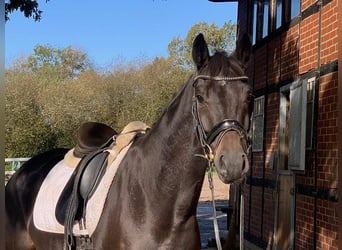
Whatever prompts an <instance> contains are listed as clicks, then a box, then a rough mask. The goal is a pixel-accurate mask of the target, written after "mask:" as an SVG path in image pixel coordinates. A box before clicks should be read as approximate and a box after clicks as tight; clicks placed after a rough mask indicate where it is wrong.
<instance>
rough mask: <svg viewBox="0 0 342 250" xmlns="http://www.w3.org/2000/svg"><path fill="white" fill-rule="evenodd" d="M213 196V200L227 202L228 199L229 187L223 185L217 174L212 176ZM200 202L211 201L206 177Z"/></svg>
mask: <svg viewBox="0 0 342 250" xmlns="http://www.w3.org/2000/svg"><path fill="white" fill-rule="evenodd" d="M213 184H214V195H215V200H228V199H229V185H227V184H224V183H223V182H222V181H221V180H220V179H219V177H218V176H217V174H214V175H213ZM199 200H200V201H211V191H210V188H209V182H208V177H207V176H206V177H205V179H204V182H203V186H202V192H201V196H200V199H199Z"/></svg>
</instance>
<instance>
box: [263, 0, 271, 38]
mask: <svg viewBox="0 0 342 250" xmlns="http://www.w3.org/2000/svg"><path fill="white" fill-rule="evenodd" d="M262 7H263V20H262V23H263V25H262V26H263V27H262V38H265V37H266V36H268V16H269V11H270V0H264V1H263V5H262Z"/></svg>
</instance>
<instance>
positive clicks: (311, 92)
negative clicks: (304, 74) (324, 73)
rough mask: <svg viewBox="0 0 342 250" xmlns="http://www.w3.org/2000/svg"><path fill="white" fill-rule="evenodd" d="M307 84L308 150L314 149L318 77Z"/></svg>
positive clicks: (306, 144)
mask: <svg viewBox="0 0 342 250" xmlns="http://www.w3.org/2000/svg"><path fill="white" fill-rule="evenodd" d="M304 82H306V89H307V90H306V93H307V97H306V99H307V104H306V106H307V107H306V142H305V147H306V149H312V137H313V118H314V107H315V102H314V100H315V82H316V77H312V78H310V79H308V80H305V81H304Z"/></svg>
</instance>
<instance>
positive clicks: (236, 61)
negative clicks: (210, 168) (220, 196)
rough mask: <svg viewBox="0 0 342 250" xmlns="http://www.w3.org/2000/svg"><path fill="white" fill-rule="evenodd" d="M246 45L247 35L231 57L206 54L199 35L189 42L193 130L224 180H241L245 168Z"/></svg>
mask: <svg viewBox="0 0 342 250" xmlns="http://www.w3.org/2000/svg"><path fill="white" fill-rule="evenodd" d="M250 48H251V43H250V40H249V37H248V36H247V35H246V36H244V37H243V38H242V39H241V41H240V42H239V43H238V44H237V47H236V50H235V52H234V53H233V54H232V55H231V56H227V54H226V53H224V52H216V53H215V54H214V55H213V56H210V55H209V50H208V47H207V44H206V42H205V40H204V38H203V35H202V34H199V35H198V36H197V37H196V39H195V41H194V44H193V51H192V57H193V60H194V62H195V64H196V66H197V73H196V75H195V76H194V83H193V86H194V98H193V115H194V119H195V120H196V121H197V133H198V136H199V139H200V142H201V144H202V147H203V148H204V149H205V150H206V152H207V154H208V156H209V157H211V158H212V160H213V161H214V163H215V166H216V169H217V172H218V175H219V177H220V179H221V180H222V181H223V182H224V183H231V182H234V181H237V180H241V179H242V178H243V177H244V176H245V175H246V173H247V171H248V169H249V163H248V151H249V146H250V144H249V140H248V131H249V127H250V115H251V104H252V102H253V100H251V96H252V88H251V86H250V85H249V84H248V78H247V76H246V75H245V69H246V64H247V63H248V60H249V55H250ZM211 152H212V154H211Z"/></svg>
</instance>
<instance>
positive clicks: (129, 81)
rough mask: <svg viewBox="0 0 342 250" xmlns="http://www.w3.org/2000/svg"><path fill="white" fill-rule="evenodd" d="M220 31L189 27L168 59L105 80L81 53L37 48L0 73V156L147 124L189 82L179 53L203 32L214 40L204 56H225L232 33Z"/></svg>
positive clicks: (124, 68) (116, 70)
mask: <svg viewBox="0 0 342 250" xmlns="http://www.w3.org/2000/svg"><path fill="white" fill-rule="evenodd" d="M225 25H226V24H225ZM225 25H224V27H225V28H224V27H223V28H221V29H219V28H217V26H215V25H210V26H209V25H206V24H205V23H200V24H198V25H194V26H193V28H192V29H191V30H190V31H189V33H188V36H187V37H186V39H185V40H181V39H180V38H175V39H173V40H172V41H171V42H170V45H169V50H170V56H169V57H168V58H163V57H162V58H155V59H154V60H153V61H152V62H130V63H126V64H117V65H115V67H113V69H111V70H108V72H107V73H105V74H104V73H102V74H101V73H99V72H97V71H96V70H94V69H93V68H92V65H91V64H90V63H89V59H88V57H87V54H86V53H85V52H83V51H81V50H78V49H76V48H72V47H67V48H62V49H60V48H53V47H50V46H41V45H37V46H36V47H35V48H34V51H33V54H32V55H30V56H29V57H27V58H24V59H22V60H19V61H16V62H15V63H14V64H13V65H12V67H11V68H9V69H7V70H6V72H5V93H6V97H5V98H6V99H5V101H6V106H5V115H6V116H5V117H6V120H5V155H6V157H30V156H32V155H34V154H37V153H40V152H45V151H47V150H49V149H52V148H57V147H73V146H74V144H75V131H76V130H77V128H78V127H79V126H80V125H81V124H82V123H84V122H86V121H98V122H102V123H105V124H107V125H109V126H112V127H113V128H114V129H116V130H117V131H121V130H122V128H123V127H124V126H125V125H127V124H128V123H129V122H131V121H134V120H139V121H143V122H145V123H146V124H148V125H150V126H151V125H153V123H154V122H156V120H157V119H158V117H160V115H161V113H162V112H163V110H164V107H165V105H166V104H167V103H168V102H169V101H170V100H171V99H172V97H173V96H174V94H175V93H176V92H177V91H178V89H179V88H180V85H182V84H183V83H184V82H185V81H186V80H187V79H188V77H189V74H190V71H189V70H190V67H189V66H188V65H190V59H189V55H190V54H189V53H190V52H189V51H190V50H189V51H188V49H186V48H188V47H189V46H190V44H192V40H193V37H194V36H195V35H196V34H197V33H199V32H202V33H204V34H206V37H207V36H209V37H211V38H212V39H214V38H215V39H216V40H217V41H211V39H210V38H209V39H207V41H208V43H209V44H210V46H211V50H215V49H217V48H224V49H227V48H228V50H230V49H231V48H230V47H229V46H231V44H230V43H227V42H226V41H227V39H228V38H227V36H226V34H227V33H228V30H229V31H232V30H233V28H234V27H235V26H234V25H232V27H228V24H227V25H226V26H227V27H226V26H225ZM224 36H226V37H225V38H224V39H223V38H222V37H224ZM231 36H232V35H231ZM232 37H233V36H232ZM233 40H235V37H234V39H233V38H232V41H233ZM231 43H232V42H231ZM224 46H226V47H224ZM170 47H172V49H170ZM189 48H190V47H189ZM177 60H178V61H177ZM179 65H180V66H181V67H178V66H179ZM185 65H187V66H186V67H184V66H185Z"/></svg>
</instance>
